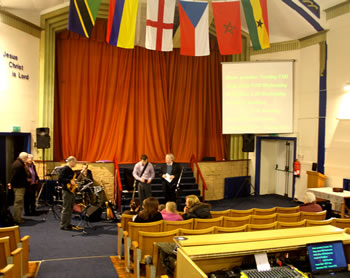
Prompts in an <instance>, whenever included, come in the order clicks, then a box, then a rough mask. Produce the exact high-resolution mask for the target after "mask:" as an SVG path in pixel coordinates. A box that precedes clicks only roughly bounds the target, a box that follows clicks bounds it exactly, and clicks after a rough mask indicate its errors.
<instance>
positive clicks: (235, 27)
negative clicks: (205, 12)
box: [212, 1, 242, 55]
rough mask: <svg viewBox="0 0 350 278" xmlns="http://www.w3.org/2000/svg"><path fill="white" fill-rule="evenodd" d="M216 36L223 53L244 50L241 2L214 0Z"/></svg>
mask: <svg viewBox="0 0 350 278" xmlns="http://www.w3.org/2000/svg"><path fill="white" fill-rule="evenodd" d="M212 7H213V14H214V20H215V28H216V37H217V39H218V44H219V50H220V54H221V55H232V54H239V53H241V52H242V38H241V9H240V2H239V1H234V2H212Z"/></svg>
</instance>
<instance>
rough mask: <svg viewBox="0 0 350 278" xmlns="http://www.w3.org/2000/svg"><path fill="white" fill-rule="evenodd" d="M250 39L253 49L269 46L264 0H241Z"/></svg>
mask: <svg viewBox="0 0 350 278" xmlns="http://www.w3.org/2000/svg"><path fill="white" fill-rule="evenodd" d="M242 5H243V10H244V14H245V19H246V21H247V25H248V30H249V36H250V40H251V42H252V45H253V49H254V50H261V49H265V48H269V47H270V39H269V24H268V18H267V3H266V0H242Z"/></svg>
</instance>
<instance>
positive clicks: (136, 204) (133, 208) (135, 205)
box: [123, 199, 140, 215]
mask: <svg viewBox="0 0 350 278" xmlns="http://www.w3.org/2000/svg"><path fill="white" fill-rule="evenodd" d="M139 210H140V200H139V199H133V200H131V201H130V209H129V210H126V211H124V212H123V214H129V215H136V214H138V213H139Z"/></svg>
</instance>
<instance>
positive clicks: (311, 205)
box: [300, 192, 323, 212]
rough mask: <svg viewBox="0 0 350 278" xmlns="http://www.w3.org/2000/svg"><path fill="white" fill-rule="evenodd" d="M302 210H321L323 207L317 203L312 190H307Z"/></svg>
mask: <svg viewBox="0 0 350 278" xmlns="http://www.w3.org/2000/svg"><path fill="white" fill-rule="evenodd" d="M300 211H307V212H320V211H323V209H322V207H321V206H320V205H319V204H317V203H316V196H315V194H314V193H312V192H306V194H305V197H304V204H303V205H301V206H300Z"/></svg>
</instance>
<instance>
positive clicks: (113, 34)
mask: <svg viewBox="0 0 350 278" xmlns="http://www.w3.org/2000/svg"><path fill="white" fill-rule="evenodd" d="M137 7H138V0H110V1H109V14H108V25H107V37H106V41H107V42H108V43H109V44H111V45H115V46H118V47H122V48H134V42H135V30H136V16H137Z"/></svg>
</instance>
